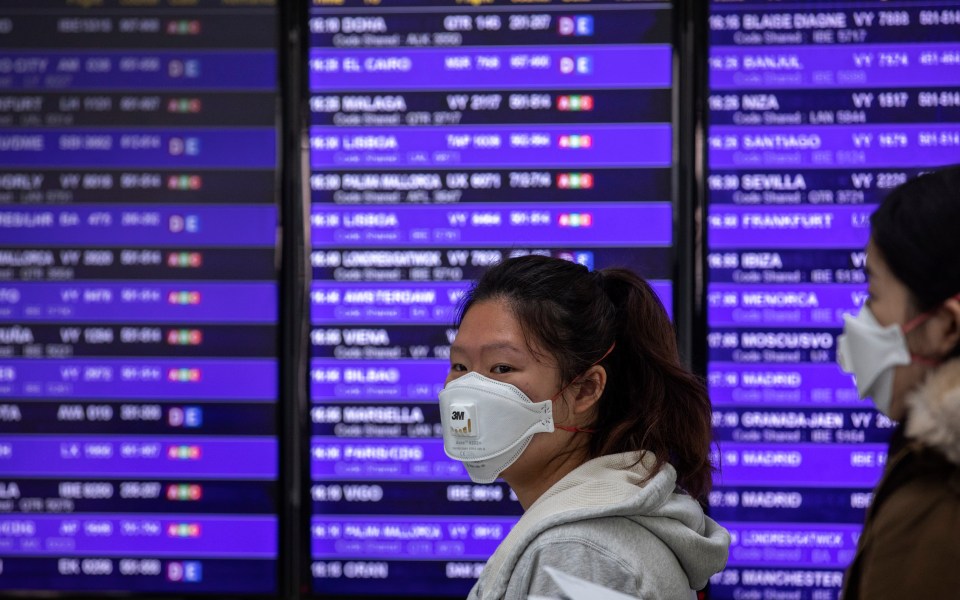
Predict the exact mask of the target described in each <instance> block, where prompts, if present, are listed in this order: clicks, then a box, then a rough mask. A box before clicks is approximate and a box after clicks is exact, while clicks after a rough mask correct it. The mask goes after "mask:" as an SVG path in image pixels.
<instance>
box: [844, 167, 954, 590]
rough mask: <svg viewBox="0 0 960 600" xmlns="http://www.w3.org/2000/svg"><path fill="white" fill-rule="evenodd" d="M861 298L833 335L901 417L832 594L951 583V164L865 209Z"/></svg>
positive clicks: (867, 383) (871, 391)
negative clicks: (865, 291)
mask: <svg viewBox="0 0 960 600" xmlns="http://www.w3.org/2000/svg"><path fill="white" fill-rule="evenodd" d="M870 223H871V239H870V243H869V245H868V246H867V275H868V277H869V280H870V287H869V299H868V300H867V303H866V305H865V306H864V308H863V309H862V310H861V311H860V314H859V315H858V316H857V317H856V318H853V317H847V322H846V325H845V326H844V334H843V336H841V338H840V340H839V344H838V359H839V361H840V364H841V366H842V367H843V368H844V370H846V371H848V372H850V373H852V374H854V375H855V376H856V383H857V389H858V392H859V395H860V397H861V398H868V397H869V398H872V399H873V401H874V403H875V404H876V406H877V410H879V411H880V412H882V413H883V414H885V415H887V416H888V417H890V418H891V419H893V420H895V421H900V426H899V427H898V429H897V430H896V431H895V433H894V436H893V439H892V440H891V442H890V450H889V452H888V457H887V466H886V470H885V472H884V475H883V478H882V479H881V481H880V483H879V484H878V485H877V488H876V490H875V491H874V495H873V502H872V505H871V507H870V509H869V511H868V513H867V521H866V525H865V527H864V530H863V533H862V534H861V537H860V542H859V547H858V549H857V554H856V557H855V558H854V560H853V563H852V564H851V566H850V569H849V571H848V572H847V577H846V581H845V584H844V588H845V589H844V594H843V598H844V599H845V600H857V599H865V598H869V599H871V600H883V599H886V598H889V599H894V598H896V599H902V598H956V597H958V595H960V537H958V536H960V167H954V168H950V169H944V170H941V171H938V172H935V173H931V174H927V175H923V176H921V177H919V178H917V179H914V180H911V181H909V182H907V183H905V184H903V185H902V186H900V187H899V188H897V189H895V190H894V191H893V192H892V193H891V194H890V195H889V196H888V197H887V198H886V200H884V202H883V204H881V205H880V207H879V208H878V209H877V211H876V212H875V213H874V214H873V216H872V217H871V222H870Z"/></svg>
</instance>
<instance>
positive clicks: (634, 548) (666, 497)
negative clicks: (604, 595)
mask: <svg viewBox="0 0 960 600" xmlns="http://www.w3.org/2000/svg"><path fill="white" fill-rule="evenodd" d="M641 457H642V460H640V459H641ZM653 463H654V460H653V456H652V455H650V454H647V453H641V452H627V453H623V454H614V455H610V456H602V457H600V458H596V459H593V460H591V461H588V462H586V463H584V464H583V465H581V466H580V467H578V468H576V469H574V470H573V471H571V472H570V473H569V474H568V475H567V476H566V477H564V478H563V479H561V480H560V481H558V482H557V483H556V484H554V486H553V487H551V488H550V489H549V490H547V491H546V493H544V494H543V496H541V497H540V498H539V499H538V500H537V501H536V502H534V503H533V505H532V506H531V507H530V508H529V509H527V511H526V512H525V513H524V515H523V517H521V519H520V521H519V522H518V523H517V525H516V526H515V527H514V528H513V530H512V531H511V532H510V534H509V535H508V536H507V537H506V539H504V540H503V542H502V543H501V544H500V546H499V547H498V548H497V550H496V552H494V554H493V556H491V557H490V560H489V561H488V562H487V566H486V567H485V568H484V570H483V573H482V574H481V575H480V579H479V581H477V584H476V585H475V586H474V587H473V590H471V591H470V596H469V597H468V600H501V599H504V600H526V598H527V596H528V595H530V594H535V595H542V596H555V597H558V596H559V595H560V594H559V589H558V588H557V587H556V585H555V584H554V582H553V580H552V579H551V578H550V576H549V575H548V574H547V572H546V571H545V570H544V569H543V568H542V567H543V566H544V565H550V566H552V567H554V568H557V569H559V570H561V571H564V572H566V573H569V574H571V575H574V576H576V577H580V578H582V579H586V580H588V581H592V582H594V583H598V584H600V585H604V586H606V587H608V588H612V589H614V590H617V591H619V592H623V593H625V594H629V595H631V596H635V597H639V598H644V599H671V600H672V599H674V598H678V599H679V598H682V599H683V600H690V598H691V597H692V594H693V590H699V589H701V588H703V587H704V586H706V584H707V580H708V579H709V578H710V576H712V575H713V574H714V573H717V572H719V571H721V570H722V569H723V568H724V566H725V565H726V563H727V551H728V549H729V546H730V534H728V533H727V530H725V529H724V528H722V527H720V526H719V525H717V523H716V522H714V521H713V520H712V519H710V518H709V517H707V516H706V515H704V514H703V510H702V509H701V508H700V505H699V504H698V503H697V502H696V501H695V500H693V499H692V498H690V497H689V496H687V495H684V494H679V493H676V471H674V469H673V467H671V466H670V465H665V466H664V467H663V468H662V469H661V470H660V472H659V473H657V474H656V475H655V476H654V477H653V478H651V479H650V480H649V481H647V482H646V483H642V480H643V478H644V477H645V476H646V475H647V473H648V472H649V471H648V469H649V468H650V467H651V466H652V465H653Z"/></svg>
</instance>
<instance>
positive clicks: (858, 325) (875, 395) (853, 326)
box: [837, 305, 910, 417]
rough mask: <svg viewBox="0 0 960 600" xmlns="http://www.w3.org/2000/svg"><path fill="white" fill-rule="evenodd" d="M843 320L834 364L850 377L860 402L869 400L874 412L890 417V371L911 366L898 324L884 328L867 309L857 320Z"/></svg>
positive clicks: (891, 397) (891, 393)
mask: <svg viewBox="0 0 960 600" xmlns="http://www.w3.org/2000/svg"><path fill="white" fill-rule="evenodd" d="M843 319H844V325H843V334H842V335H841V336H840V337H838V338H837V362H838V363H839V364H840V368H841V369H843V370H844V371H845V372H847V373H850V374H851V375H853V377H854V380H855V381H856V384H857V394H858V395H859V396H860V398H861V399H866V398H872V399H873V403H874V404H875V405H876V406H877V410H879V411H880V412H881V413H883V414H884V415H886V416H888V417H889V416H890V403H891V402H892V400H893V369H894V367H897V366H900V365H909V364H910V351H909V350H908V349H907V339H906V337H905V335H904V331H903V328H901V327H900V325H899V324H894V325H890V326H887V327H884V326H883V325H881V324H880V323H879V322H877V319H876V317H874V316H873V312H871V310H870V307H868V306H866V305H864V306H863V308H861V309H860V313H859V314H858V315H857V316H856V317H854V316H852V315H844V317H843Z"/></svg>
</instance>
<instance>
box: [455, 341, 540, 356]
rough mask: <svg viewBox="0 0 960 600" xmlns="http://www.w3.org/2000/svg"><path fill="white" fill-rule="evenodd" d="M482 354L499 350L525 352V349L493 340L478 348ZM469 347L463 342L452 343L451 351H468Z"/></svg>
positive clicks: (516, 352)
mask: <svg viewBox="0 0 960 600" xmlns="http://www.w3.org/2000/svg"><path fill="white" fill-rule="evenodd" d="M478 350H479V351H480V353H481V354H483V353H485V352H495V351H498V350H506V351H508V352H513V353H515V354H523V350H521V349H520V348H518V347H517V346H515V345H513V344H511V343H510V342H491V343H489V344H484V345H482V346H480V347H479V348H478ZM466 351H467V347H466V346H464V345H463V344H451V345H450V352H466Z"/></svg>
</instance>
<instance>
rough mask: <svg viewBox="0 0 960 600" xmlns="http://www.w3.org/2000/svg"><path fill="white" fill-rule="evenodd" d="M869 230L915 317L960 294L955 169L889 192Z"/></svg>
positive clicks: (959, 199)
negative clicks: (905, 292) (906, 293)
mask: <svg viewBox="0 0 960 600" xmlns="http://www.w3.org/2000/svg"><path fill="white" fill-rule="evenodd" d="M870 228H871V232H870V233H871V237H872V239H873V243H874V244H876V246H877V247H878V248H879V249H880V251H881V252H882V253H883V257H884V258H885V259H886V263H887V265H889V267H890V271H891V272H892V273H893V274H894V275H895V276H896V277H897V279H899V280H900V281H902V282H903V283H904V285H906V286H907V288H908V289H909V290H910V292H911V293H912V295H913V299H914V301H915V303H916V305H917V308H918V309H919V310H920V311H921V312H925V311H928V310H931V309H933V308H936V307H937V306H939V305H940V304H942V303H943V302H944V301H945V300H947V299H948V298H950V297H951V296H954V295H956V294H960V166H954V167H948V168H945V169H940V170H938V171H934V172H932V173H927V174H925V175H921V176H919V177H916V178H914V179H911V180H910V181H907V182H906V183H904V184H902V185H900V186H899V187H897V188H895V189H894V190H893V191H892V192H890V194H889V195H888V196H887V197H886V198H885V199H884V201H883V202H882V203H881V204H880V207H879V208H877V210H876V211H875V212H874V213H873V215H872V216H871V217H870ZM958 353H960V347H958V348H957V350H956V351H955V352H954V354H958Z"/></svg>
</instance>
